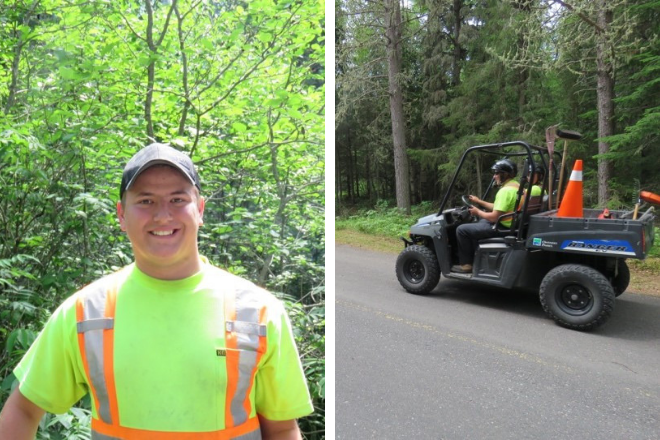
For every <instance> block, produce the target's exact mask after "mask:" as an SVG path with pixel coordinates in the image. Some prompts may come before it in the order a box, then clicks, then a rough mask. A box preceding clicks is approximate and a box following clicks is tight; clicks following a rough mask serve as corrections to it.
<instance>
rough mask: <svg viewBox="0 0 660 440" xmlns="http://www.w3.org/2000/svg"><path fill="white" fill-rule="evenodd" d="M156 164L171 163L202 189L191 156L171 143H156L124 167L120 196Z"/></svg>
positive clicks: (132, 158) (170, 164)
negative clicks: (171, 145) (173, 146)
mask: <svg viewBox="0 0 660 440" xmlns="http://www.w3.org/2000/svg"><path fill="white" fill-rule="evenodd" d="M154 165H169V166H171V167H173V168H176V169H177V170H179V171H181V174H183V175H184V176H185V177H186V179H188V181H190V183H191V184H193V185H195V186H196V187H197V189H199V190H200V191H201V189H202V188H201V183H200V181H199V175H198V174H197V170H195V165H193V163H192V160H191V159H190V157H189V156H187V155H186V154H184V153H182V152H181V151H179V150H176V149H174V148H172V147H170V146H169V145H166V144H159V143H154V144H151V145H148V146H146V147H144V148H143V149H141V150H140V151H138V152H137V153H135V155H134V156H133V157H131V160H129V161H128V163H127V164H126V166H125V167H124V174H123V175H122V177H121V186H120V187H119V197H120V198H123V197H124V193H125V192H126V191H127V190H128V189H130V188H131V186H132V185H133V184H134V183H135V180H136V179H137V178H138V176H139V175H140V174H141V173H142V172H143V171H144V170H146V169H148V168H150V167H152V166H154Z"/></svg>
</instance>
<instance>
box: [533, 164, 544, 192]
mask: <svg viewBox="0 0 660 440" xmlns="http://www.w3.org/2000/svg"><path fill="white" fill-rule="evenodd" d="M529 168H530V169H529V171H530V173H531V171H532V169H531V168H532V167H531V166H530V167H529ZM544 178H545V166H543V165H541V164H539V165H536V169H535V170H534V174H533V175H532V197H534V196H540V195H542V194H543V179H544Z"/></svg>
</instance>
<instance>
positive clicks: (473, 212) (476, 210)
mask: <svg viewBox="0 0 660 440" xmlns="http://www.w3.org/2000/svg"><path fill="white" fill-rule="evenodd" d="M468 211H470V214H471V215H472V216H474V217H477V218H478V217H479V211H480V209H479V208H475V207H474V206H473V207H472V208H469V209H468Z"/></svg>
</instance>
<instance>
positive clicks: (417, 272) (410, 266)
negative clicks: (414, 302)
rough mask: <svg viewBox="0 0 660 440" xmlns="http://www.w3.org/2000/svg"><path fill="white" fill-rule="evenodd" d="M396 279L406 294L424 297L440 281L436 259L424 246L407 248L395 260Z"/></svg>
mask: <svg viewBox="0 0 660 440" xmlns="http://www.w3.org/2000/svg"><path fill="white" fill-rule="evenodd" d="M396 277H397V279H398V280H399V283H401V285H402V286H403V288H404V289H406V290H407V291H408V292H410V293H414V294H416V295H426V294H428V293H429V292H431V291H432V290H433V289H434V288H435V286H437V284H438V281H440V267H439V266H438V259H437V258H436V257H435V254H434V253H433V251H431V250H430V249H429V248H427V247H426V246H420V245H413V246H408V247H406V248H405V249H404V250H403V251H402V252H401V253H400V254H399V257H398V258H397V259H396Z"/></svg>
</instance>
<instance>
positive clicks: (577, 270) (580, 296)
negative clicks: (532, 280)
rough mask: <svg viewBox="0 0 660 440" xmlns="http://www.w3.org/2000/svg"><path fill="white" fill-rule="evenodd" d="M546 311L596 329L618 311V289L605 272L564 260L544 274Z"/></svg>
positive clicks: (573, 325) (568, 323)
mask: <svg viewBox="0 0 660 440" xmlns="http://www.w3.org/2000/svg"><path fill="white" fill-rule="evenodd" d="M539 297H540V299H541V305H542V306H543V309H544V310H545V313H546V314H547V315H548V316H550V317H551V318H552V319H554V320H555V322H557V324H559V325H561V326H563V327H566V328H570V329H573V330H592V329H595V328H596V327H598V326H600V325H602V324H604V323H605V322H606V321H607V320H608V319H609V318H610V316H611V315H612V312H613V311H614V298H615V294H614V289H613V287H612V285H611V284H610V282H609V280H608V279H607V278H606V277H605V275H603V274H602V273H600V272H598V271H597V270H595V269H592V268H590V267H588V266H582V265H579V264H564V265H562V266H557V267H555V268H554V269H552V270H551V271H550V272H548V274H547V275H546V276H545V277H544V278H543V281H542V282H541V288H540V291H539Z"/></svg>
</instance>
